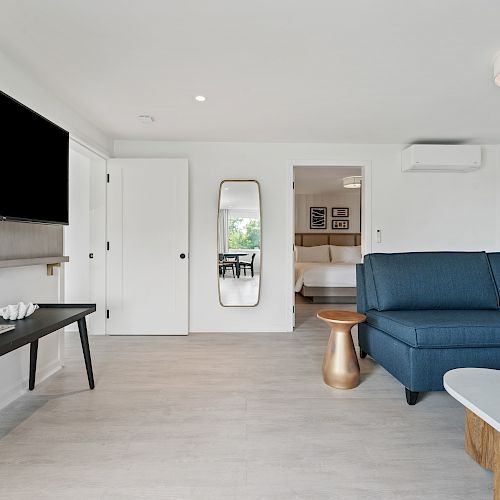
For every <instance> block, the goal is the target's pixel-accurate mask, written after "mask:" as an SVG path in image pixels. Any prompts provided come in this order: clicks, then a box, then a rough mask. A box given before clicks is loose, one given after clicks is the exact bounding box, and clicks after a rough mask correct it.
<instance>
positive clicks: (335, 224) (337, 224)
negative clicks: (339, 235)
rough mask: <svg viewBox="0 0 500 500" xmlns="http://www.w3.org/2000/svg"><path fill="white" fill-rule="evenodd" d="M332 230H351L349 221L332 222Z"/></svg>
mask: <svg viewBox="0 0 500 500" xmlns="http://www.w3.org/2000/svg"><path fill="white" fill-rule="evenodd" d="M332 229H349V221H348V220H345V219H344V220H332Z"/></svg>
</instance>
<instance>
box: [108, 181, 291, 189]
mask: <svg viewBox="0 0 500 500" xmlns="http://www.w3.org/2000/svg"><path fill="white" fill-rule="evenodd" d="M108 182H109V181H108ZM292 189H295V181H293V182H292Z"/></svg>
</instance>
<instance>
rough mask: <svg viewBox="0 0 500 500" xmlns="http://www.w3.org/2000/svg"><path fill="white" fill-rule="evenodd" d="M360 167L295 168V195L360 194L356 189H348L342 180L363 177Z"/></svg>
mask: <svg viewBox="0 0 500 500" xmlns="http://www.w3.org/2000/svg"><path fill="white" fill-rule="evenodd" d="M361 173H362V172H361V168H359V167H295V168H294V171H293V178H294V180H295V194H331V193H335V192H339V191H341V192H343V193H344V194H345V192H346V191H349V192H356V193H359V190H358V189H356V190H354V189H346V188H344V186H343V183H342V179H343V178H344V177H349V176H351V175H361Z"/></svg>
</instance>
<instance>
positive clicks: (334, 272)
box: [295, 262, 356, 292]
mask: <svg viewBox="0 0 500 500" xmlns="http://www.w3.org/2000/svg"><path fill="white" fill-rule="evenodd" d="M304 285H305V286H321V287H355V286H356V264H334V263H331V262H329V263H326V262H325V263H323V262H296V263H295V291H296V292H300V290H301V289H302V287H303V286H304Z"/></svg>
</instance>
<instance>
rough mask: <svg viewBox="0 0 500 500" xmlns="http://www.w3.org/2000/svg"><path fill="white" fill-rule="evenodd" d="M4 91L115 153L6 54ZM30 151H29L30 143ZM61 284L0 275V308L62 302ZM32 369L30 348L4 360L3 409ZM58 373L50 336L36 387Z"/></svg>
mask: <svg viewBox="0 0 500 500" xmlns="http://www.w3.org/2000/svg"><path fill="white" fill-rule="evenodd" d="M0 90H2V91H3V92H5V93H7V94H9V95H10V96H12V97H14V98H15V99H17V100H19V101H21V102H22V103H23V104H26V105H27V106H29V107H30V108H32V109H34V110H35V111H37V112H38V113H40V114H42V115H44V116H46V117H47V118H49V119H50V120H52V121H54V122H55V123H57V124H58V125H60V126H62V127H64V128H66V129H67V130H69V131H70V133H71V134H72V135H73V136H76V137H78V138H79V139H80V140H84V141H87V142H88V143H89V144H90V145H91V146H92V147H94V148H97V149H100V150H103V151H110V150H111V146H112V143H111V141H110V140H109V139H108V138H107V137H106V136H105V135H104V134H103V133H102V132H101V131H100V130H99V129H97V128H96V127H94V126H93V125H92V124H90V123H89V122H88V121H87V120H86V119H84V118H83V117H81V116H80V115H78V114H77V113H76V112H75V111H73V110H72V109H71V108H70V107H68V106H66V105H65V104H64V103H63V102H61V100H60V99H58V98H57V97H56V96H55V95H54V94H52V93H50V92H49V91H47V89H45V88H44V87H43V86H42V85H40V84H39V83H37V82H36V80H35V79H33V77H32V76H31V75H30V74H28V73H26V72H25V71H24V70H21V69H20V68H19V67H18V66H17V65H16V64H15V63H13V62H12V61H11V60H10V59H9V58H8V57H7V56H6V55H5V54H3V53H2V52H0ZM26 146H27V147H29V140H27V143H26ZM20 155H22V152H20ZM3 167H4V168H13V167H12V166H3ZM16 168H18V167H16ZM0 245H1V241H0ZM60 283H61V281H60V271H59V270H56V271H55V273H54V276H47V268H46V266H30V267H20V268H10V269H0V306H3V305H5V304H12V303H15V302H18V301H20V300H23V301H25V302H27V301H34V302H58V301H60V300H62V298H63V297H62V289H61V288H62V287H61V284H60ZM28 366H29V348H23V349H18V350H16V351H14V352H12V353H10V354H7V355H5V356H2V357H0V380H1V381H2V384H1V386H0V408H1V407H3V406H5V405H6V404H7V403H9V402H10V401H12V400H13V399H15V398H16V397H18V396H19V395H20V394H21V393H22V392H24V391H25V390H26V389H27V377H28ZM60 367H61V355H60V339H59V335H57V334H52V335H49V336H47V337H46V338H44V339H41V340H40V347H39V354H38V365H37V382H40V381H41V380H43V379H44V378H45V377H47V376H49V375H50V374H51V373H53V372H54V371H56V370H58V369H59V368H60Z"/></svg>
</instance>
